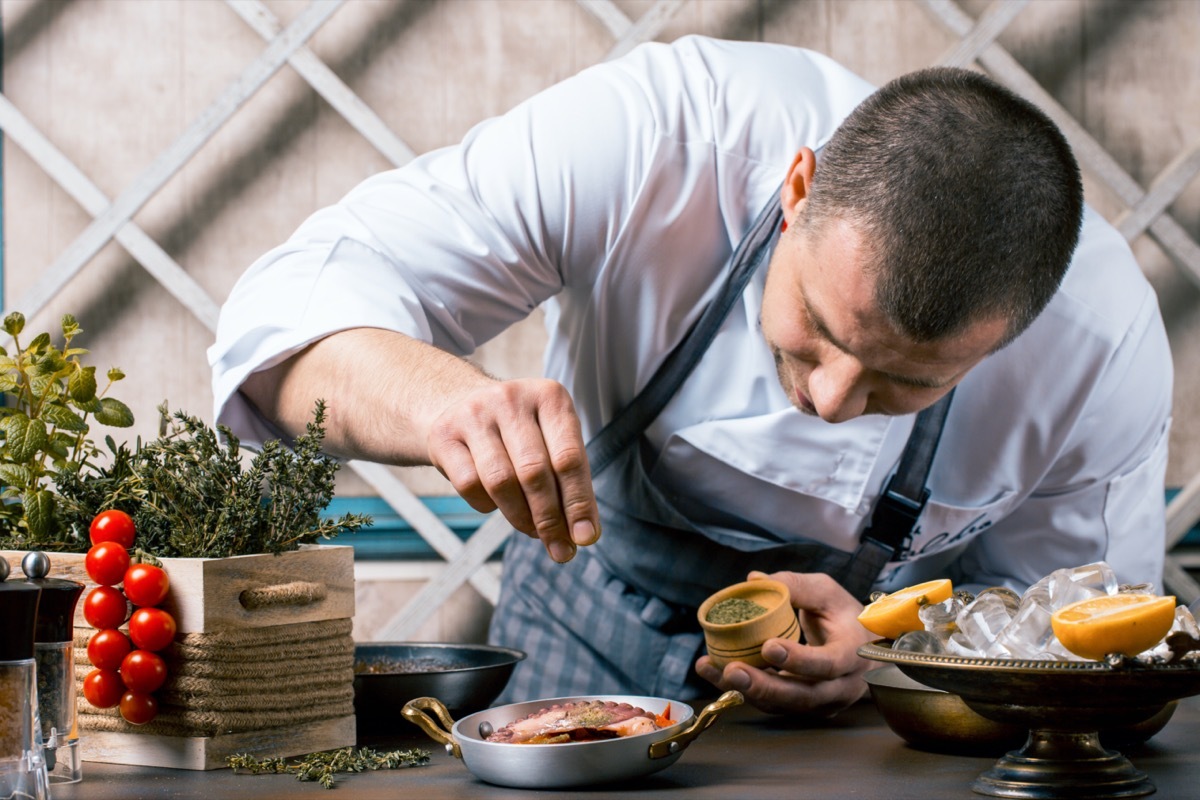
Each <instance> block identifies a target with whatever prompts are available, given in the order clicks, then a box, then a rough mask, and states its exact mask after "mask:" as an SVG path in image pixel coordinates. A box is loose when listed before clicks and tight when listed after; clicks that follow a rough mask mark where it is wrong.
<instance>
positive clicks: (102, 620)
mask: <svg viewBox="0 0 1200 800" xmlns="http://www.w3.org/2000/svg"><path fill="white" fill-rule="evenodd" d="M128 613H129V604H128V603H127V602H126V601H125V595H123V594H121V590H120V589H114V588H113V587H111V586H97V587H96V588H95V589H92V590H91V591H90V592H88V595H87V597H85V598H83V618H84V619H86V620H87V623H88V625H91V626H92V627H93V628H95V629H96V630H103V629H104V628H119V627H121V625H122V623H124V622H125V618H126V616H127V615H128Z"/></svg>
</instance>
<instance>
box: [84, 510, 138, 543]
mask: <svg viewBox="0 0 1200 800" xmlns="http://www.w3.org/2000/svg"><path fill="white" fill-rule="evenodd" d="M88 536H89V537H90V538H91V540H92V544H100V543H101V542H116V543H117V544H119V545H121V546H122V547H133V536H134V528H133V518H132V517H130V516H129V515H128V514H126V513H125V512H124V511H119V510H117V509H115V508H110V509H109V510H108V511H101V512H100V513H99V514H97V515H96V516H95V517H94V518H93V519H92V524H91V525H90V526H89V527H88Z"/></svg>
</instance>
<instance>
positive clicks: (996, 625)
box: [956, 593, 1012, 653]
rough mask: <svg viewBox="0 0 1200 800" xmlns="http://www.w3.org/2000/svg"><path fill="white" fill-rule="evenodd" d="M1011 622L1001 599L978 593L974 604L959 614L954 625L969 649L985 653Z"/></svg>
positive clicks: (1005, 605)
mask: <svg viewBox="0 0 1200 800" xmlns="http://www.w3.org/2000/svg"><path fill="white" fill-rule="evenodd" d="M1011 621H1012V615H1011V614H1009V613H1008V605H1007V604H1006V603H1005V602H1004V599H1003V598H1002V597H1000V596H998V595H995V594H983V593H980V595H979V596H978V597H976V598H975V600H974V602H972V603H971V604H970V605H968V606H966V607H965V608H963V610H962V611H961V612H959V615H958V619H957V620H956V624H957V625H958V632H959V633H960V634H962V635H963V637H965V639H966V640H967V643H968V645H969V646H970V647H971V649H973V650H977V651H979V652H981V653H987V651H988V649H989V648H990V647H991V644H992V643H993V642H994V641H996V637H997V636H999V635H1000V632H1001V631H1002V630H1004V628H1005V627H1007V626H1008V624H1009V623H1010V622H1011Z"/></svg>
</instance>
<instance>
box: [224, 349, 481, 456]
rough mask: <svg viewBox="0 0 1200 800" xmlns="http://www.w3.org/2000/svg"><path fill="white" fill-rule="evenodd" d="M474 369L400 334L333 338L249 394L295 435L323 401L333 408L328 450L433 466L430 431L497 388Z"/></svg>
mask: <svg viewBox="0 0 1200 800" xmlns="http://www.w3.org/2000/svg"><path fill="white" fill-rule="evenodd" d="M492 380H493V379H492V378H489V377H488V376H487V375H485V374H484V373H483V372H482V371H480V370H479V369H478V368H477V367H475V366H474V365H472V364H470V363H468V362H467V361H464V360H463V359H460V358H457V357H456V356H453V355H451V354H449V353H446V352H443V351H441V350H438V349H437V348H435V347H433V346H431V345H428V344H426V343H424V342H421V341H418V340H416V339H412V338H411V337H408V336H405V335H403V334H399V333H395V332H393V331H385V330H380V329H377V328H359V329H352V330H347V331H342V332H339V333H335V334H332V335H330V336H328V337H326V338H324V339H321V340H320V341H318V342H315V343H314V344H312V345H310V346H309V347H307V348H306V349H304V350H303V351H301V352H299V353H297V354H296V355H294V356H292V357H291V358H289V359H288V360H286V361H284V362H282V363H280V364H278V365H276V366H274V367H271V368H269V369H266V370H263V371H260V372H256V373H254V374H252V375H251V376H250V377H249V378H248V379H247V380H246V382H245V383H244V384H243V385H242V388H241V391H242V393H243V394H244V395H245V396H246V397H247V398H249V399H250V401H251V402H252V403H253V404H254V405H255V406H256V407H257V408H258V410H259V411H260V412H261V413H262V414H263V415H264V416H266V417H267V418H268V419H270V420H272V421H274V422H275V423H276V424H277V425H278V426H279V427H280V428H282V429H283V430H284V431H286V432H288V433H289V434H291V435H297V434H299V433H302V432H303V431H304V426H305V425H306V424H307V423H308V422H310V421H311V420H312V410H313V406H314V405H315V403H316V401H317V400H318V399H322V400H324V401H325V403H326V406H327V414H328V417H327V421H326V439H325V446H326V449H327V450H328V451H329V452H331V453H334V454H336V455H339V456H344V457H348V458H360V459H364V460H369V461H377V462H380V463H390V464H401V465H418V464H429V463H430V459H429V452H428V438H429V428H430V424H431V423H432V422H433V420H435V419H436V418H437V417H438V415H440V414H441V413H442V411H443V410H444V409H445V408H446V407H447V405H448V404H449V403H451V402H453V401H454V399H455V398H457V397H459V396H461V395H463V394H466V393H468V392H470V391H472V390H474V389H477V388H479V387H481V386H484V385H487V384H488V383H491V382H492Z"/></svg>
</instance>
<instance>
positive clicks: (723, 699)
mask: <svg viewBox="0 0 1200 800" xmlns="http://www.w3.org/2000/svg"><path fill="white" fill-rule="evenodd" d="M742 699H743V698H742V695H741V694H740V693H739V692H726V693H725V694H723V695H721V696H720V697H719V698H717V699H716V700H714V701H713V702H711V703H709V704H708V705H707V706H705V707H704V708H703V709H702V710H701V711H700V713H699V714H696V713H695V711H694V710H693V709H692V707H691V706H689V705H688V704H687V703H684V702H681V701H678V700H668V699H665V698H661V697H638V696H634V695H593V696H581V697H558V698H553V699H549V700H533V701H530V702H527V703H512V704H510V705H505V706H499V707H497V708H489V709H487V710H484V711H477V712H476V713H474V714H469V715H468V716H465V717H463V718H462V719H460V720H459V721H458V722H455V721H454V720H452V719H451V718H450V714H449V712H448V711H447V710H446V707H445V706H444V705H443V704H442V703H441V702H440V701H439V700H437V699H435V698H432V697H419V698H416V699H415V700H411V701H409V702H408V703H406V704H405V705H404V709H403V712H402V713H403V714H404V716H405V718H406V719H408V720H409V721H410V722H413V723H415V724H416V725H418V726H419V727H420V728H421V729H422V730H423V731H425V733H427V734H428V735H429V736H430V738H432V739H434V740H435V741H437V742H439V743H441V744H443V745H445V747H446V752H448V753H449V754H450V755H452V756H454V757H455V758H461V759H462V761H463V763H464V764H465V765H466V767H467V769H468V770H470V771H471V774H473V775H474V776H475V777H477V778H479V779H480V780H482V781H486V782H487V783H492V784H495V785H497V786H509V787H513V788H517V789H566V788H570V787H576V786H594V785H597V784H602V783H610V782H613V781H621V780H628V779H630V778H638V777H642V776H645V775H650V774H652V773H654V772H658V771H659V770H662V769H665V768H667V767H669V766H671V765H672V764H674V763H675V762H676V761H677V760H679V757H680V756H681V755H683V751H684V750H685V749H686V748H687V746H688V745H690V744H691V743H692V741H693V740H694V739H695V738H696V737H697V736H699V735H700V734H701V733H703V732H704V731H705V730H706V729H707V728H708V727H709V726H710V725H712V724H713V722H715V721H716V719H717V716H718V715H719V714H720V713H721V712H722V711H724V710H725V709H727V708H731V707H733V706H736V705H740V704H741V703H742ZM583 700H605V701H611V702H616V703H629V704H630V705H634V706H638V707H640V708H643V709H645V710H646V711H649V712H651V713H654V714H664V713H665V712H666V711H667V709H668V706H669V707H670V717H671V719H673V720H676V722H675V724H674V725H670V726H668V727H665V728H661V729H659V730H657V731H653V732H651V733H644V734H640V735H637V736H627V737H621V738H617V739H605V740H603V741H597V742H565V743H562V744H508V743H504V742H489V741H486V740H485V738H484V737H485V733H486V732H490V731H492V730H498V729H500V728H501V727H503V726H505V725H507V724H508V723H510V722H512V721H514V720H518V719H521V718H522V717H527V716H529V715H530V714H533V713H536V712H537V711H540V710H542V709H544V708H547V707H549V706H552V705H555V704H564V703H570V702H574V701H583ZM429 712H432V713H433V716H430V713H429ZM435 717H436V719H435ZM439 723H440V724H439ZM481 726H482V729H483V731H484V732H485V733H481V731H480V729H481Z"/></svg>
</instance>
